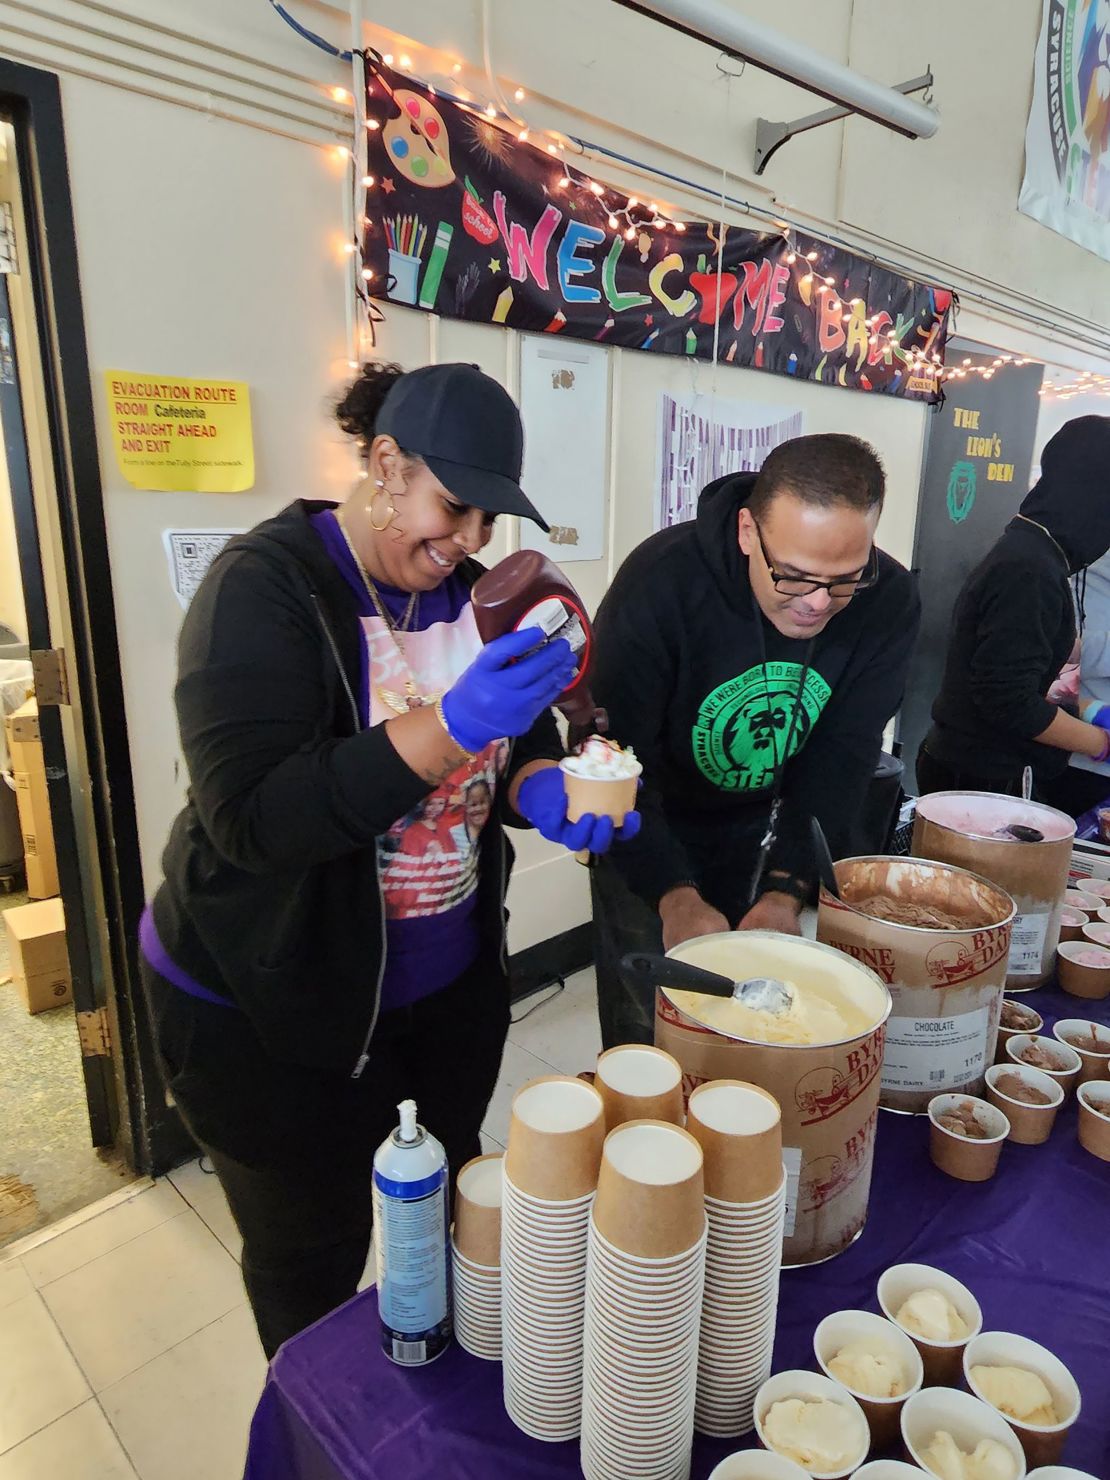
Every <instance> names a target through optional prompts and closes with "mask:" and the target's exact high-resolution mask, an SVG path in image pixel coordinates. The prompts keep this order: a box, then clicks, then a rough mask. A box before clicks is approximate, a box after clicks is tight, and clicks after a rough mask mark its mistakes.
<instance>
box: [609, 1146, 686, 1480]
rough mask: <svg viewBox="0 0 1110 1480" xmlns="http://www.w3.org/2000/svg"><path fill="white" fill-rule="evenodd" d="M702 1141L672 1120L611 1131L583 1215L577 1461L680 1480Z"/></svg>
mask: <svg viewBox="0 0 1110 1480" xmlns="http://www.w3.org/2000/svg"><path fill="white" fill-rule="evenodd" d="M704 1195H705V1194H704V1186H703V1181H702V1154H701V1148H700V1147H699V1145H698V1143H697V1142H696V1141H695V1140H694V1138H693V1137H692V1136H690V1135H688V1134H687V1133H686V1132H685V1131H684V1130H681V1129H680V1128H679V1127H678V1126H675V1125H671V1124H670V1123H669V1122H666V1121H659V1120H630V1121H628V1122H627V1123H626V1124H625V1125H622V1126H620V1127H618V1129H617V1130H615V1131H611V1132H610V1134H609V1136H608V1137H607V1138H606V1141H605V1152H604V1155H603V1157H602V1162H601V1172H600V1175H599V1178H598V1186H597V1198H596V1200H595V1203H594V1209H593V1214H592V1217H591V1219H590V1237H589V1249H590V1253H589V1272H588V1276H587V1301H586V1329H585V1371H584V1375H583V1391H582V1450H581V1458H582V1470H583V1473H584V1475H585V1476H586V1480H640V1477H644V1480H646V1477H648V1476H652V1477H655V1476H659V1477H668V1480H686V1477H688V1476H689V1474H690V1452H691V1446H692V1444H693V1437H694V1398H695V1393H696V1388H697V1360H698V1327H699V1323H700V1317H701V1301H702V1288H703V1284H704V1279H705V1208H704Z"/></svg>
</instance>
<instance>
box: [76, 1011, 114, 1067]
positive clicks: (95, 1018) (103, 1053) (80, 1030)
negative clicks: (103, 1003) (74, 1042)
mask: <svg viewBox="0 0 1110 1480" xmlns="http://www.w3.org/2000/svg"><path fill="white" fill-rule="evenodd" d="M77 1037H78V1039H79V1040H80V1043H81V1054H82V1056H83V1057H84V1058H86V1059H104V1058H109V1057H111V1053H112V1030H111V1028H110V1027H109V1025H108V1009H107V1008H106V1007H98V1008H97V1009H96V1010H95V1012H79V1013H78V1014H77Z"/></svg>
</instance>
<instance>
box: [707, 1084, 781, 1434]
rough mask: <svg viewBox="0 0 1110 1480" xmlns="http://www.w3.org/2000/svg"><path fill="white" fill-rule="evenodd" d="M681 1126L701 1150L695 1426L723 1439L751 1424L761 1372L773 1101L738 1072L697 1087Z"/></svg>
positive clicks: (774, 1227) (768, 1320) (772, 1269)
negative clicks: (702, 1243) (701, 1286)
mask: <svg viewBox="0 0 1110 1480" xmlns="http://www.w3.org/2000/svg"><path fill="white" fill-rule="evenodd" d="M687 1128H688V1129H689V1131H690V1134H691V1135H692V1136H694V1137H695V1139H696V1140H697V1141H698V1143H699V1145H700V1146H701V1148H702V1152H703V1153H704V1157H705V1211H706V1216H707V1218H708V1222H709V1241H708V1249H707V1252H706V1260H705V1300H704V1303H703V1306H702V1323H701V1344H700V1349H699V1353H698V1393H697V1408H696V1416H695V1423H696V1426H697V1428H698V1429H699V1430H700V1431H701V1432H702V1433H703V1434H713V1435H715V1436H717V1437H719V1438H733V1437H735V1436H736V1435H737V1434H746V1433H748V1431H749V1430H750V1429H751V1428H753V1427H754V1424H755V1411H754V1410H755V1397H756V1394H757V1393H758V1391H759V1389H760V1387H761V1386H762V1384H763V1383H765V1382H766V1381H767V1379H768V1377H770V1375H771V1352H772V1348H773V1347H774V1344H775V1314H776V1312H777V1310H778V1299H779V1268H780V1265H781V1262H782V1237H783V1223H784V1219H785V1216H786V1176H785V1173H784V1171H783V1165H782V1123H781V1115H780V1111H779V1105H778V1101H777V1100H776V1099H775V1098H774V1096H773V1095H770V1094H768V1093H767V1091H766V1090H763V1089H760V1088H758V1086H756V1085H754V1084H745V1083H743V1082H742V1081H741V1080H738V1079H716V1080H711V1081H710V1082H709V1083H708V1084H703V1085H699V1087H698V1088H697V1089H696V1090H694V1092H693V1094H692V1095H691V1096H690V1104H689V1109H688V1116H687Z"/></svg>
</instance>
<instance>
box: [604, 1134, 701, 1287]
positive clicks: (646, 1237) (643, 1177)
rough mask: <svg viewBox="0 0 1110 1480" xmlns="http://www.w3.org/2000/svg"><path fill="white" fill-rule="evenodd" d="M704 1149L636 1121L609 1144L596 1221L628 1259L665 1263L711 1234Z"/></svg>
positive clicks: (687, 1136)
mask: <svg viewBox="0 0 1110 1480" xmlns="http://www.w3.org/2000/svg"><path fill="white" fill-rule="evenodd" d="M704 1198H705V1183H704V1174H703V1157H702V1151H701V1147H700V1146H699V1145H698V1143H697V1141H695V1139H694V1137H693V1136H691V1135H690V1134H689V1133H688V1132H686V1131H684V1130H681V1129H680V1128H679V1127H678V1126H676V1125H671V1124H670V1123H669V1122H666V1121H661V1120H630V1121H628V1122H626V1123H625V1124H624V1125H622V1126H618V1127H617V1129H616V1130H615V1131H610V1132H609V1134H608V1136H606V1138H605V1149H604V1153H603V1155H602V1158H601V1170H600V1172H599V1174H598V1182H597V1196H596V1198H595V1199H594V1210H593V1219H594V1223H595V1225H596V1227H597V1230H598V1232H599V1233H600V1234H601V1235H602V1236H603V1237H604V1238H606V1239H608V1240H609V1242H610V1243H612V1244H615V1245H616V1247H617V1248H618V1249H621V1250H623V1251H624V1252H625V1253H628V1254H631V1255H634V1256H637V1257H639V1258H643V1259H661V1258H662V1259H665V1258H669V1257H672V1256H673V1255H676V1254H680V1253H682V1252H683V1251H684V1250H686V1249H690V1248H692V1247H693V1246H694V1245H695V1244H696V1243H697V1242H698V1240H699V1239H701V1238H702V1236H703V1235H704V1233H705V1201H704Z"/></svg>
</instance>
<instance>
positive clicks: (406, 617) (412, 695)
mask: <svg viewBox="0 0 1110 1480" xmlns="http://www.w3.org/2000/svg"><path fill="white" fill-rule="evenodd" d="M335 522H336V523H337V524H338V525H339V530H340V533H341V534H342V536H343V538H344V540H345V541H346V544H347V549H348V550H350V552H351V558H352V560H353V561H354V562H355V569H356V570H357V571H358V573H359V575H360V576H361V577H362V584H363V585H364V586H365V587H366V594H367V595H368V596H369V597H370V600H371V602H372V603H373V606H374V610H375V611H376V612H377V614H378V616H379V617H380V618H381V620H382V623H383V625H384V627H385V630H386V631H387V632H388V633H389V635H390V637H391V638H392V639H393V646H394V647H395V648H396V649H397V653H398V656H399V657H400V659H401V662H402V663H403V664H404V665H405V668H406V670H407V672H406V674H405V692H404V694H397V693H394V691H393V690H392V689H383V688H382V687H381V685H380V684H379V685H377V690H378V696H379V698H380V699H381V701H382V703H383V704H385V705H386V707H387V708H389V709H392V710H393V712H394V714H407V713H408V711H409V710H410V709H423V708H424V707H425V705H427V704H435V703H436V701H437V700H438V699H441V698H442V697H443V693H442V691H440V692H438V693H435V694H421V693H420V692H419V691H418V690H417V687H416V683H415V681H414V679H413V676H412V664H411V663H410V662H409V655H408V653H406V652H405V645H404V643H403V642H402V641H401V633H402V632H408V631H410V630H411V625H412V623H413V622H414V621H415V619H416V615H417V613H418V611H419V609H420V593H419V592H418V591H413V592H412V593H411V595H410V596H409V600H408V605H407V606H406V607H405V610H404V612H403V613H402V615H401V619H400V621H399V622H394V620H393V618H392V617H391V616H390V615H389V612H388V611H387V610H386V607H385V603H384V602H383V601H382V598H381V595H380V593H379V591H378V588H377V586H375V584H374V582H373V580H372V579H371V577H370V572H369V571H368V570H367V569H366V566H365V565H363V563H362V560H361V558H360V557H359V553H358V551H357V550H356V549H355V544H354V541H353V540H352V539H351V535H350V531H349V530H348V529H347V526H346V524H344V522H343V517H342V515H341V514H339V515H336V521H335Z"/></svg>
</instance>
